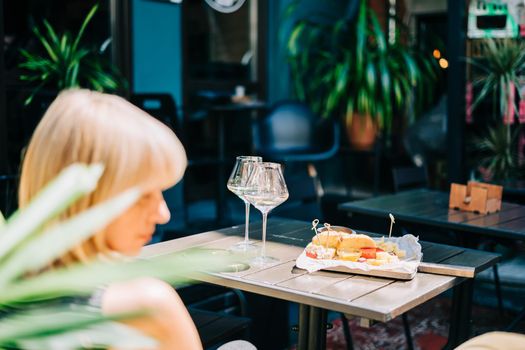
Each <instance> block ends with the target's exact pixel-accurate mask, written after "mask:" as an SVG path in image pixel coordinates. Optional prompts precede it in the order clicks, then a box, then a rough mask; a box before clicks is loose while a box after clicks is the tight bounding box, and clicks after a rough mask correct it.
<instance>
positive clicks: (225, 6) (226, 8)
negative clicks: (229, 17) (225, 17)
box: [206, 0, 246, 13]
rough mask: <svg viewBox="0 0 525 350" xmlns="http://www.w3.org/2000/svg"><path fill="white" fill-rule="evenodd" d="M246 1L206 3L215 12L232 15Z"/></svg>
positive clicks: (226, 0) (214, 0) (217, 0)
mask: <svg viewBox="0 0 525 350" xmlns="http://www.w3.org/2000/svg"><path fill="white" fill-rule="evenodd" d="M245 2H246V0H206V3H207V4H208V5H209V6H210V7H211V8H212V9H214V10H215V11H219V12H222V13H232V12H235V11H237V10H238V9H239V8H241V6H242V5H243V4H244V3H245Z"/></svg>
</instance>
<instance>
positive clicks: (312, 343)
mask: <svg viewBox="0 0 525 350" xmlns="http://www.w3.org/2000/svg"><path fill="white" fill-rule="evenodd" d="M326 320H327V313H326V310H324V309H321V308H318V307H313V306H311V307H310V320H309V324H308V349H311V350H321V349H325V348H326Z"/></svg>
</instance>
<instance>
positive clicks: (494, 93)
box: [467, 39, 525, 182]
mask: <svg viewBox="0 0 525 350" xmlns="http://www.w3.org/2000/svg"><path fill="white" fill-rule="evenodd" d="M481 47H482V52H483V55H482V56H481V57H479V58H468V59H467V62H468V63H469V64H470V65H471V66H472V67H473V68H474V69H476V70H478V71H479V72H480V74H479V76H478V77H477V79H475V80H474V81H473V90H474V91H476V92H478V91H479V92H478V93H477V96H476V98H475V99H474V101H473V103H472V106H471V107H470V108H471V111H472V110H474V109H475V108H476V107H478V106H479V105H480V103H482V102H483V101H485V100H487V99H489V100H490V102H491V113H490V114H491V115H490V119H489V122H488V125H487V128H486V129H485V130H483V131H482V134H481V135H477V136H475V137H473V139H472V146H473V149H474V151H475V152H476V161H477V164H478V169H477V170H478V171H479V172H480V175H481V177H482V178H483V180H484V181H497V182H501V181H505V180H509V179H515V178H517V177H519V176H520V167H521V166H522V165H521V164H520V161H519V149H518V141H519V138H520V133H521V126H520V125H519V124H517V123H515V122H516V119H517V118H518V120H519V121H520V122H521V121H522V119H523V118H524V116H520V115H521V114H525V105H524V103H525V101H523V100H522V95H521V93H520V92H519V90H517V87H520V86H522V85H523V79H522V78H521V77H522V75H523V74H524V73H525V43H523V42H522V41H521V40H519V39H517V40H516V39H503V40H495V39H485V40H484V41H483V42H482V45H481ZM516 92H518V93H516ZM516 101H518V105H517V104H516Z"/></svg>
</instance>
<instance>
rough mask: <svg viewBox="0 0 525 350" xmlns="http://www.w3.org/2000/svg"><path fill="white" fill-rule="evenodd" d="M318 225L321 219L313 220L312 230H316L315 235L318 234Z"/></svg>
mask: <svg viewBox="0 0 525 350" xmlns="http://www.w3.org/2000/svg"><path fill="white" fill-rule="evenodd" d="M317 225H319V219H315V220H314V221H312V230H314V233H315V235H316V236H317V234H318V232H317ZM319 242H320V241H319Z"/></svg>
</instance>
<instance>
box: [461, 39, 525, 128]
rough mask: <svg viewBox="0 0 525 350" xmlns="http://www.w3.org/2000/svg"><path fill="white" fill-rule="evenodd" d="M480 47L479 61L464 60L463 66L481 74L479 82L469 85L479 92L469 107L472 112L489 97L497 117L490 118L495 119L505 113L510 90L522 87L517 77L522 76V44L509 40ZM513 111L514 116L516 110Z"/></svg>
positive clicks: (491, 41) (524, 52)
mask: <svg viewBox="0 0 525 350" xmlns="http://www.w3.org/2000/svg"><path fill="white" fill-rule="evenodd" d="M482 47H483V57H480V58H476V59H467V62H469V63H470V64H471V65H472V66H473V67H474V68H476V69H478V70H479V71H480V72H481V75H480V76H479V78H477V79H476V80H475V81H474V82H473V85H474V87H476V88H478V89H480V92H479V95H478V96H476V99H475V100H474V103H473V104H472V109H474V108H476V107H477V106H478V105H479V103H480V102H481V101H483V100H484V99H485V98H487V97H491V96H492V99H493V101H492V102H493V105H494V106H499V109H498V111H499V113H495V115H494V118H495V119H498V118H499V117H502V116H503V115H506V114H507V112H508V107H509V106H508V101H509V94H510V93H511V92H510V91H511V86H521V85H522V84H521V83H520V80H519V76H521V75H523V73H525V44H524V43H523V42H521V41H516V40H511V39H504V40H498V41H496V40H494V39H486V40H485V41H484V42H483V45H482ZM518 97H519V98H521V96H518ZM514 107H515V108H514V112H515V113H516V112H517V111H518V108H516V106H514Z"/></svg>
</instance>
